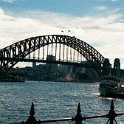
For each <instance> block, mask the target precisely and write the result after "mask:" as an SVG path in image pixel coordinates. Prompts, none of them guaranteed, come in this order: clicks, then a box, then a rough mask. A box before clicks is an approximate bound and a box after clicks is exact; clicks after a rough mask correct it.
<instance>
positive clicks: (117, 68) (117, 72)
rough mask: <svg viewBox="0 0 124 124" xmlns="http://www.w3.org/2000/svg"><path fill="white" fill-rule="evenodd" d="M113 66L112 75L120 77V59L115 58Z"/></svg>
mask: <svg viewBox="0 0 124 124" xmlns="http://www.w3.org/2000/svg"><path fill="white" fill-rule="evenodd" d="M113 68H114V72H113V74H114V76H115V77H118V78H120V59H119V58H115V60H114V67H113Z"/></svg>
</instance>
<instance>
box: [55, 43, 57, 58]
mask: <svg viewBox="0 0 124 124" xmlns="http://www.w3.org/2000/svg"><path fill="white" fill-rule="evenodd" d="M56 54H57V43H56V46H55V58H56Z"/></svg>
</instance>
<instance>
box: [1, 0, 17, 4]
mask: <svg viewBox="0 0 124 124" xmlns="http://www.w3.org/2000/svg"><path fill="white" fill-rule="evenodd" d="M1 1H3V2H7V3H14V2H15V1H16V0H1Z"/></svg>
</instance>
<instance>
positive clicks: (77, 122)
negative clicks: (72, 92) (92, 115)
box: [72, 103, 84, 124]
mask: <svg viewBox="0 0 124 124" xmlns="http://www.w3.org/2000/svg"><path fill="white" fill-rule="evenodd" d="M83 120H84V118H83V117H82V115H81V108H80V103H79V104H78V107H77V114H76V116H75V117H74V118H72V121H75V122H76V124H81V123H82V121H83Z"/></svg>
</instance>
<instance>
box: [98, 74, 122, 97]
mask: <svg viewBox="0 0 124 124" xmlns="http://www.w3.org/2000/svg"><path fill="white" fill-rule="evenodd" d="M99 92H100V96H103V97H120V98H124V84H123V83H122V82H121V80H120V79H118V78H116V77H113V76H105V77H103V78H102V80H101V81H100V84H99Z"/></svg>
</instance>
